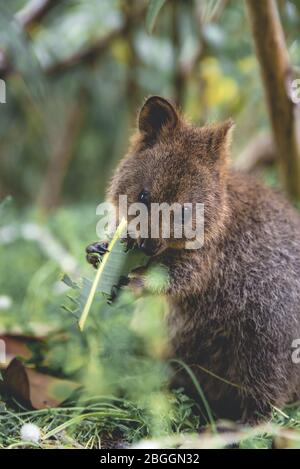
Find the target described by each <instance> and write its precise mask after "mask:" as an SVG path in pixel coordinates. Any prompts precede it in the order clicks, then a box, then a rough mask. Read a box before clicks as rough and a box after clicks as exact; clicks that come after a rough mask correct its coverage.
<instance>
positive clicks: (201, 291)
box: [87, 96, 300, 423]
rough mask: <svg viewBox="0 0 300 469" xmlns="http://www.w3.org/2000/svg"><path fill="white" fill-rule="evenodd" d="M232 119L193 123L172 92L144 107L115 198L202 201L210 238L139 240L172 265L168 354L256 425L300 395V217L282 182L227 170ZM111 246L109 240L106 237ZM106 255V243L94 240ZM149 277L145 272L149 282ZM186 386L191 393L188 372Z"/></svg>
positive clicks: (222, 405) (218, 401) (219, 405)
mask: <svg viewBox="0 0 300 469" xmlns="http://www.w3.org/2000/svg"><path fill="white" fill-rule="evenodd" d="M232 127H233V123H232V121H230V120H228V121H226V122H224V123H220V124H216V125H209V126H205V127H201V128H198V127H195V126H193V125H191V124H190V123H188V122H187V121H186V120H185V119H184V118H183V117H182V116H180V115H179V114H178V112H177V111H176V109H175V108H174V107H173V106H172V104H171V103H169V102H168V101H167V100H165V99H163V98H161V97H157V96H153V97H151V98H149V99H148V100H147V101H146V102H145V104H144V105H143V107H142V109H141V111H140V113H139V117H138V129H137V132H136V134H135V135H134V137H133V139H132V144H131V147H130V150H129V152H128V154H127V155H126V156H125V157H124V158H123V160H122V161H121V162H120V164H119V166H118V167H117V169H116V171H115V173H114V175H113V178H112V180H111V183H110V186H109V188H108V193H107V196H108V200H109V201H110V202H112V203H114V204H115V205H117V204H118V200H119V195H124V194H125V195H127V197H128V202H129V203H134V202H138V201H142V202H143V203H145V204H149V203H150V201H151V202H157V203H162V202H167V203H169V204H172V203H174V202H179V203H181V204H183V203H186V202H190V203H193V204H196V203H202V204H204V219H205V225H204V244H203V246H202V247H201V248H200V249H186V243H185V241H186V240H185V239H175V238H172V237H170V238H169V239H165V238H158V239H151V238H149V239H141V240H139V245H140V247H141V249H143V250H144V251H145V252H146V253H147V254H148V255H149V256H150V257H151V262H152V263H160V264H163V265H164V266H165V267H166V268H167V269H168V273H169V281H168V283H167V285H166V287H165V292H164V293H165V295H166V296H167V298H168V302H169V309H170V311H169V314H168V318H167V321H168V328H169V336H170V342H171V345H172V353H173V356H174V357H177V358H180V359H181V360H182V361H184V362H185V363H186V364H187V365H189V366H190V368H191V369H192V370H193V372H194V374H195V376H196V377H197V379H198V380H199V383H200V385H201V387H202V390H203V392H204V394H205V396H206V398H207V400H208V402H209V405H210V406H211V408H212V409H213V410H214V412H215V414H216V416H217V417H223V418H230V419H237V420H242V421H245V422H249V423H255V422H257V421H258V420H260V419H264V418H267V417H269V416H270V414H271V412H272V407H273V406H276V407H282V406H283V405H284V404H286V403H287V402H289V401H291V400H293V399H295V398H299V395H300V365H299V364H296V363H293V360H292V352H293V349H292V343H293V341H294V340H295V339H297V338H300V216H299V214H298V212H297V211H296V210H295V209H294V208H293V207H292V206H291V205H290V204H289V203H288V202H287V201H286V200H285V199H284V198H283V197H282V196H281V195H280V194H279V193H276V192H275V191H273V190H271V189H269V188H267V187H264V186H263V185H262V184H260V183H259V182H257V181H255V180H254V179H253V178H252V177H250V176H248V175H246V174H241V173H238V172H236V171H234V170H232V169H230V168H229V164H228V158H229V153H230V140H231V134H232ZM104 247H105V243H104ZM95 251H97V252H99V253H100V254H101V253H103V252H104V251H103V244H102V243H95V244H94V245H91V246H89V247H88V248H87V253H88V259H92V258H91V257H89V255H90V253H92V252H95ZM142 280H143V279H142V278H141V279H140V281H141V282H142ZM179 378H180V384H184V385H185V387H186V389H187V390H189V391H190V392H191V393H193V390H194V387H193V384H192V382H191V380H190V378H189V377H188V376H187V374H184V373H182V375H181V376H180V377H179Z"/></svg>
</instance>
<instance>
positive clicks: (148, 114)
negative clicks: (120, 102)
mask: <svg viewBox="0 0 300 469" xmlns="http://www.w3.org/2000/svg"><path fill="white" fill-rule="evenodd" d="M178 121H179V116H178V114H177V111H176V109H175V108H174V107H173V105H172V104H171V103H169V101H167V100H166V99H164V98H161V97H160V96H151V98H148V99H147V101H146V102H145V104H144V105H143V107H142V109H141V110H140V113H139V116H138V128H139V130H140V132H141V133H142V134H143V135H144V137H145V138H146V140H147V141H149V142H155V141H156V140H158V139H159V137H160V136H161V135H162V134H163V133H164V132H166V131H171V130H173V129H175V127H176V126H177V124H178Z"/></svg>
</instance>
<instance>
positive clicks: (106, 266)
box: [78, 218, 127, 331]
mask: <svg viewBox="0 0 300 469" xmlns="http://www.w3.org/2000/svg"><path fill="white" fill-rule="evenodd" d="M126 228H127V221H126V220H125V218H123V220H122V221H121V223H120V224H119V226H118V228H117V230H116V232H115V234H114V236H113V238H112V240H111V242H110V243H109V245H108V252H106V253H105V254H104V256H103V258H102V261H101V264H100V267H99V269H98V270H97V274H96V276H95V279H94V281H93V284H92V287H91V289H90V292H89V295H88V297H87V300H86V303H85V306H84V308H83V311H82V314H81V317H80V319H79V322H78V325H79V329H80V330H81V331H82V330H83V328H84V325H85V322H86V320H87V317H88V314H89V311H90V309H91V306H92V303H93V299H94V297H95V294H96V291H97V288H98V284H99V283H100V281H101V280H102V284H101V283H100V289H101V291H104V293H107V290H108V286H112V285H113V283H112V282H113V281H114V277H115V276H116V271H115V270H113V273H112V272H110V268H111V265H110V264H111V263H112V262H114V263H115V262H117V263H121V262H122V261H121V260H119V256H120V254H121V253H120V245H119V243H118V241H120V240H121V238H122V235H123V233H124V231H125V230H126ZM114 248H116V249H117V248H118V252H117V253H115V251H114ZM113 253H115V255H113ZM123 253H124V256H125V251H124V249H123ZM111 259H112V260H111ZM110 260H111V262H110V263H109V261H110ZM115 267H116V266H115ZM106 270H107V272H106ZM104 273H106V274H107V275H104ZM110 291H111V288H110V289H109V290H108V294H109V293H110Z"/></svg>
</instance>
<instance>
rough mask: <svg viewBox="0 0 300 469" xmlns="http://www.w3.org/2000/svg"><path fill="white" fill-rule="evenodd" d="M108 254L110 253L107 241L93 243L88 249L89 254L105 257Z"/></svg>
mask: <svg viewBox="0 0 300 469" xmlns="http://www.w3.org/2000/svg"><path fill="white" fill-rule="evenodd" d="M106 252H108V242H107V241H97V242H96V243H92V244H90V245H89V246H87V248H86V253H87V254H99V255H100V256H103V255H104V254H105V253H106Z"/></svg>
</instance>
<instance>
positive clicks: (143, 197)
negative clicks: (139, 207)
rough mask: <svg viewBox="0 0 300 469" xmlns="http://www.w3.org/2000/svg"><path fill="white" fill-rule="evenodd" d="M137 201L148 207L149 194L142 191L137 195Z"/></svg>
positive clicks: (144, 190)
mask: <svg viewBox="0 0 300 469" xmlns="http://www.w3.org/2000/svg"><path fill="white" fill-rule="evenodd" d="M138 201H139V202H140V203H142V204H145V205H146V206H147V207H148V206H149V204H150V193H149V192H148V191H146V189H143V190H142V191H141V192H140V193H139V197H138Z"/></svg>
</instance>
